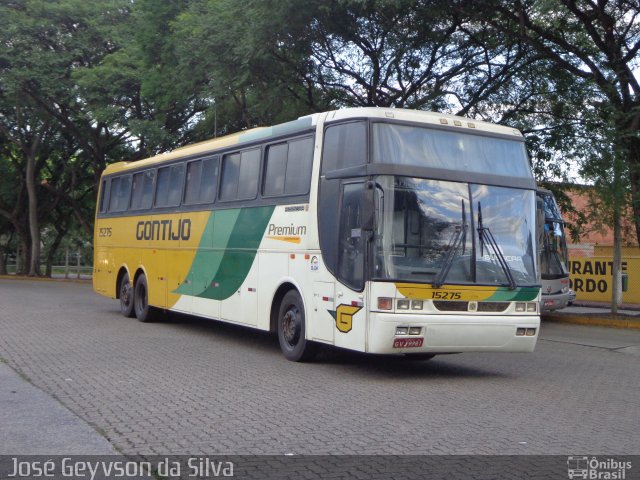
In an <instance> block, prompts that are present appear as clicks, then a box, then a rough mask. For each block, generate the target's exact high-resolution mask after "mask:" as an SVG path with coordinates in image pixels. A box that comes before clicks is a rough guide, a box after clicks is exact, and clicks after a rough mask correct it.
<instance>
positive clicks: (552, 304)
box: [540, 290, 576, 313]
mask: <svg viewBox="0 0 640 480" xmlns="http://www.w3.org/2000/svg"><path fill="white" fill-rule="evenodd" d="M575 299H576V294H575V292H574V291H573V290H569V291H568V292H567V293H555V294H550V295H541V298H540V313H548V312H552V311H553V310H559V309H561V308H564V307H566V306H567V305H569V303H571V302H573V301H574V300H575Z"/></svg>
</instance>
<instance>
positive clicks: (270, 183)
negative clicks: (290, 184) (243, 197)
mask: <svg viewBox="0 0 640 480" xmlns="http://www.w3.org/2000/svg"><path fill="white" fill-rule="evenodd" d="M288 150H289V148H288V145H287V144H286V143H280V144H278V145H271V146H269V148H268V149H267V155H266V158H265V164H264V184H263V186H262V193H263V195H266V196H274V195H282V194H283V193H284V179H285V175H286V170H287V153H288Z"/></svg>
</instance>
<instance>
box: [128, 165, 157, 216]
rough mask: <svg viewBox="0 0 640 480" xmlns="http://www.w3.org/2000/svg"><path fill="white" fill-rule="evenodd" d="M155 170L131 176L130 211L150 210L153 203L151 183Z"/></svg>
mask: <svg viewBox="0 0 640 480" xmlns="http://www.w3.org/2000/svg"><path fill="white" fill-rule="evenodd" d="M155 176H156V171H155V170H146V171H144V172H140V173H136V174H135V175H134V176H133V188H132V192H131V209H132V210H142V209H145V210H146V209H148V208H151V204H152V202H153V181H154V179H155Z"/></svg>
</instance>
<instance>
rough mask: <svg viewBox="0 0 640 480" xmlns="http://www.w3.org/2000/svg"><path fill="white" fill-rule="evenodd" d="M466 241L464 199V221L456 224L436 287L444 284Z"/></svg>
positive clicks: (435, 282) (435, 280) (434, 282)
mask: <svg viewBox="0 0 640 480" xmlns="http://www.w3.org/2000/svg"><path fill="white" fill-rule="evenodd" d="M466 243H467V216H466V214H465V208H464V200H462V223H461V224H460V225H456V229H455V231H454V232H453V235H452V236H451V239H450V240H449V244H448V245H447V256H446V257H445V258H444V262H442V267H441V268H440V271H439V272H438V275H436V278H435V279H434V280H433V286H434V287H435V288H440V287H441V286H442V285H443V284H444V281H445V279H446V278H447V275H448V274H449V270H451V265H452V264H453V259H454V258H456V257H457V256H458V251H459V250H462V252H461V254H462V255H464V251H465V246H466Z"/></svg>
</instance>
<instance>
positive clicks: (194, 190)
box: [184, 160, 202, 204]
mask: <svg viewBox="0 0 640 480" xmlns="http://www.w3.org/2000/svg"><path fill="white" fill-rule="evenodd" d="M201 179H202V160H196V161H194V162H189V163H187V186H186V187H185V190H184V203H186V204H192V203H198V201H199V197H200V184H201V181H202V180H201Z"/></svg>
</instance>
